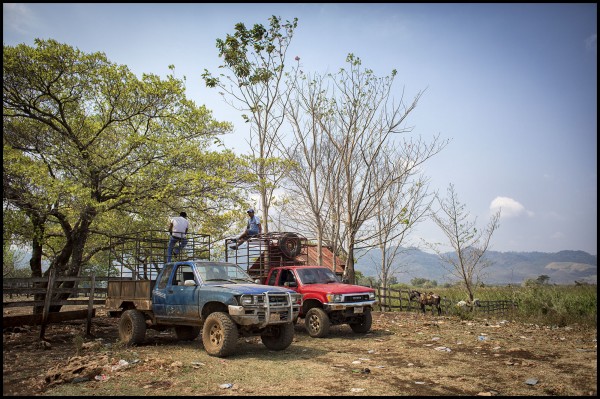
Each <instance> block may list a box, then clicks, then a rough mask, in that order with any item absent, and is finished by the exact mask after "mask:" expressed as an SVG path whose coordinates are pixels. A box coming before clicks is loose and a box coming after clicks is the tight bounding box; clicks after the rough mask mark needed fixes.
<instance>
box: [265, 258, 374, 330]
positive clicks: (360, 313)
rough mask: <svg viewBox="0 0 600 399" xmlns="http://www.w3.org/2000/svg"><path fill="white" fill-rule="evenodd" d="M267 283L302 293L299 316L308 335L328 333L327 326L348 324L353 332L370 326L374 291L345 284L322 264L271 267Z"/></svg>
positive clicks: (368, 328) (367, 328) (328, 327)
mask: <svg viewBox="0 0 600 399" xmlns="http://www.w3.org/2000/svg"><path fill="white" fill-rule="evenodd" d="M266 284H267V285H270V286H276V287H282V288H290V289H292V290H294V291H296V292H297V293H299V294H302V300H303V304H302V308H301V310H300V314H299V318H303V319H304V324H305V327H306V330H307V331H308V333H309V335H310V336H311V337H315V338H320V337H325V336H327V335H328V334H329V329H330V326H332V325H338V324H348V325H349V326H350V328H352V331H354V332H356V333H366V332H368V331H369V330H370V329H371V325H372V316H371V311H372V309H373V306H374V305H375V304H376V302H377V301H376V299H375V290H374V289H372V288H369V287H364V286H360V285H353V284H345V283H342V282H340V281H339V277H338V276H337V275H336V274H335V273H333V272H332V271H331V270H330V269H328V268H327V267H324V266H283V267H275V268H272V269H271V270H270V272H269V274H268V276H267V280H266Z"/></svg>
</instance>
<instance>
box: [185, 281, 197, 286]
mask: <svg viewBox="0 0 600 399" xmlns="http://www.w3.org/2000/svg"><path fill="white" fill-rule="evenodd" d="M183 285H184V286H186V287H193V286H195V285H196V282H195V281H194V280H185V281H184V282H183Z"/></svg>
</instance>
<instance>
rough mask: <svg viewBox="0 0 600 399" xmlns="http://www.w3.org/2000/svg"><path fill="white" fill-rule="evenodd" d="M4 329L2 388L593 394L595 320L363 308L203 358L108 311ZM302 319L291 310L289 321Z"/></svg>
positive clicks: (199, 351)
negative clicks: (322, 331)
mask: <svg viewBox="0 0 600 399" xmlns="http://www.w3.org/2000/svg"><path fill="white" fill-rule="evenodd" d="M97 315H98V317H95V318H94V322H93V327H92V335H93V337H90V338H83V334H84V332H85V321H84V320H82V321H72V322H62V323H57V324H52V325H50V326H49V327H48V328H47V332H46V337H45V338H46V340H45V342H40V341H39V340H38V336H39V327H17V328H10V329H4V331H3V351H2V353H3V362H2V364H3V366H2V368H3V370H2V371H3V373H2V374H3V396H31V395H34V396H76V395H85V396H105V395H106V396H109V395H110V396H114V395H128V396H132V395H146V396H148V395H152V396H163V395H164V396H183V395H186V396H187V395H190V396H191V395H194V396H196V395H202V396H221V395H229V396H291V395H294V396H296V395H297V396H376V395H386V396H391V395H394V396H412V395H417V396H429V395H432V396H438V395H439V396H441V395H444V396H467V395H468V396H471V395H482V396H507V395H512V396H515V395H517V396H525V395H527V396H529V395H531V396H555V395H558V396H563V395H565V396H588V395H590V396H595V395H596V394H597V388H598V378H597V377H598V373H597V359H598V357H597V342H596V329H595V328H592V329H590V328H583V327H580V326H577V325H573V326H568V327H560V328H559V327H552V326H538V325H531V324H524V323H517V322H514V321H511V320H504V319H503V318H502V317H503V316H499V317H498V318H495V319H489V320H487V319H474V320H460V319H459V318H457V317H445V316H440V317H437V316H432V315H431V314H427V315H422V314H419V313H407V312H387V313H382V312H374V314H373V327H372V330H371V332H369V333H367V334H366V335H358V334H354V333H353V332H352V330H351V329H350V328H349V327H348V326H336V327H332V330H331V333H330V335H329V336H328V337H326V338H321V339H316V338H311V337H310V336H309V335H308V334H307V332H306V330H305V329H304V327H303V325H302V324H297V325H296V334H295V338H294V342H293V343H292V345H291V346H290V347H289V348H287V349H286V350H283V351H280V352H273V351H269V350H268V349H267V348H266V347H265V346H264V345H262V343H261V342H260V338H257V337H250V338H240V340H239V345H238V352H237V353H236V354H235V355H233V356H230V357H228V358H224V359H222V358H215V357H210V356H208V355H207V354H206V352H204V350H203V348H202V343H201V340H200V339H196V340H194V341H191V342H178V341H176V339H175V336H174V334H173V333H171V332H162V333H158V332H156V331H152V330H148V333H147V340H146V342H145V343H144V344H143V345H140V346H137V347H133V348H125V347H123V346H122V345H121V344H120V343H118V342H117V338H116V337H117V320H116V319H111V318H108V317H106V316H104V315H102V312H98V313H97ZM300 321H302V320H300Z"/></svg>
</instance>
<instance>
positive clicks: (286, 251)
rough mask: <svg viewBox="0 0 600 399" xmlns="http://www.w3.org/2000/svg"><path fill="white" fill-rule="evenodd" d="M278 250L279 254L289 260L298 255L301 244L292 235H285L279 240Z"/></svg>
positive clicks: (297, 238)
mask: <svg viewBox="0 0 600 399" xmlns="http://www.w3.org/2000/svg"><path fill="white" fill-rule="evenodd" d="M279 249H280V250H281V253H282V254H283V255H284V256H285V257H287V258H290V259H293V258H295V257H296V256H298V255H299V254H300V250H301V249H302V244H301V243H300V238H299V237H298V235H297V234H294V233H285V234H284V235H283V237H282V238H280V239H279Z"/></svg>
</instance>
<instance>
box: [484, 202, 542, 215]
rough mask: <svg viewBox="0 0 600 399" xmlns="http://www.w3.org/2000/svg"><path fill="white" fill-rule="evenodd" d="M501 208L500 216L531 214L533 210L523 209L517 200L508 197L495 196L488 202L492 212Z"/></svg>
mask: <svg viewBox="0 0 600 399" xmlns="http://www.w3.org/2000/svg"><path fill="white" fill-rule="evenodd" d="M499 209H500V210H501V217H503V218H511V217H517V216H521V215H527V216H533V212H531V211H528V210H527V209H525V207H524V206H523V205H521V204H520V203H519V202H518V201H515V200H514V199H512V198H508V197H496V198H494V200H493V201H492V203H491V204H490V211H491V212H492V213H495V212H497V211H498V210H499Z"/></svg>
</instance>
